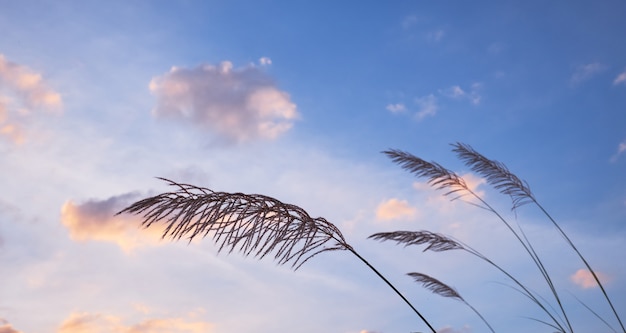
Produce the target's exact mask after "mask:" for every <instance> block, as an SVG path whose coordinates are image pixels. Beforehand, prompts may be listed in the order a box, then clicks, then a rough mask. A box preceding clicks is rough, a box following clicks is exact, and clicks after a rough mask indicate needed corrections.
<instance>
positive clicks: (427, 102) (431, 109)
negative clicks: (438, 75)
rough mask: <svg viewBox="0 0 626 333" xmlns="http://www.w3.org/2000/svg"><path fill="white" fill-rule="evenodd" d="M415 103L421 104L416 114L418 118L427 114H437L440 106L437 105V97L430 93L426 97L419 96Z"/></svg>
mask: <svg viewBox="0 0 626 333" xmlns="http://www.w3.org/2000/svg"><path fill="white" fill-rule="evenodd" d="M415 103H416V104H417V105H418V106H419V111H417V114H416V115H415V116H416V117H417V119H418V120H421V119H423V118H424V117H427V116H434V115H435V114H437V110H438V109H439V107H438V106H437V97H435V95H433V94H430V95H428V96H424V97H418V98H416V99H415Z"/></svg>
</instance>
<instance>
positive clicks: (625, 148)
mask: <svg viewBox="0 0 626 333" xmlns="http://www.w3.org/2000/svg"><path fill="white" fill-rule="evenodd" d="M624 152H626V140H625V141H622V142H620V143H619V145H617V152H615V154H613V156H611V162H615V161H617V159H618V158H619V157H620V156H621V155H622V154H623V153H624Z"/></svg>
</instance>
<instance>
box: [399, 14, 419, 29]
mask: <svg viewBox="0 0 626 333" xmlns="http://www.w3.org/2000/svg"><path fill="white" fill-rule="evenodd" d="M416 23H417V16H415V15H409V16H407V17H405V18H404V20H402V28H404V29H409V28H411V27H412V26H414V25H415V24H416Z"/></svg>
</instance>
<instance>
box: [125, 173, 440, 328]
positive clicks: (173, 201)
mask: <svg viewBox="0 0 626 333" xmlns="http://www.w3.org/2000/svg"><path fill="white" fill-rule="evenodd" d="M160 179H162V180H163V181H165V182H167V183H168V184H169V185H170V186H173V187H175V188H176V190H174V191H171V192H165V193H161V194H158V195H156V196H153V197H149V198H146V199H143V200H140V201H137V202H135V203H133V204H131V205H130V206H128V207H126V208H124V209H123V210H121V211H120V212H118V213H117V214H123V213H129V214H136V215H141V216H142V217H143V220H142V225H143V226H144V227H146V228H149V227H150V226H151V225H153V224H154V223H159V222H161V223H165V224H166V225H167V226H166V228H165V231H164V233H163V237H164V238H166V237H169V238H172V239H174V240H180V239H181V238H183V237H185V238H186V239H188V240H189V241H191V240H193V239H194V238H196V237H202V238H204V237H207V236H209V237H211V238H213V240H214V241H215V242H216V243H217V245H218V252H220V251H223V250H226V251H228V252H233V251H234V250H238V251H239V252H241V253H242V254H243V255H245V256H248V255H252V256H254V257H257V258H259V259H261V258H263V257H265V256H267V255H270V254H273V255H274V258H275V259H276V260H277V261H278V264H281V265H282V264H288V263H291V266H292V267H293V268H294V270H297V269H298V268H300V267H301V266H302V265H303V264H304V263H305V262H306V261H307V260H309V259H311V258H312V257H314V256H316V255H318V254H320V253H322V252H327V251H337V250H346V251H349V252H350V253H352V254H354V255H355V256H356V257H357V258H358V259H359V260H361V262H363V263H364V264H365V265H366V266H367V267H368V268H370V269H371V270H372V271H373V272H374V273H375V274H376V275H377V276H378V277H379V278H381V279H382V280H383V281H384V282H385V283H386V284H387V285H388V286H389V287H390V288H391V289H392V290H393V291H394V292H395V293H396V294H397V295H398V296H399V297H400V298H401V299H402V300H403V301H404V302H405V303H406V304H407V305H408V306H409V307H410V308H411V309H412V310H413V312H414V313H415V314H416V315H417V316H418V317H419V318H420V319H421V320H422V321H423V322H424V324H426V326H428V328H429V329H430V330H431V331H432V332H433V333H436V331H435V329H434V328H433V326H432V325H431V324H430V323H429V322H428V320H426V318H425V317H424V316H423V315H422V314H421V313H420V312H419V311H418V310H417V309H416V308H415V307H414V306H413V304H412V303H411V302H409V300H408V299H407V298H406V297H405V296H404V295H403V294H402V293H401V292H400V291H399V290H398V289H397V288H396V287H395V286H394V285H393V284H391V282H389V280H388V279H387V278H386V277H385V276H384V275H383V274H381V273H380V272H379V271H378V270H377V269H376V268H375V267H374V266H372V265H371V264H370V263H369V262H368V261H367V260H365V258H363V257H362V256H361V255H360V254H359V253H358V252H356V251H355V250H354V248H353V247H352V246H350V245H349V244H348V243H347V242H346V240H345V238H344V237H343V235H342V234H341V231H340V230H339V229H338V228H337V227H336V226H335V225H334V224H332V223H330V222H328V221H327V220H326V219H324V218H321V217H318V218H312V217H310V216H309V214H308V213H307V212H306V211H305V210H304V209H302V208H300V207H298V206H296V205H291V204H287V203H283V202H281V201H279V200H277V199H274V198H272V197H268V196H265V195H260V194H243V193H226V192H215V191H212V190H210V189H208V188H203V187H198V186H194V185H189V184H180V183H176V182H174V181H171V180H168V179H165V178H160Z"/></svg>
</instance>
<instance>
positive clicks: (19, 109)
mask: <svg viewBox="0 0 626 333" xmlns="http://www.w3.org/2000/svg"><path fill="white" fill-rule="evenodd" d="M62 107H63V102H62V99H61V95H60V94H59V93H57V92H56V91H54V90H52V89H51V88H49V87H48V85H47V83H46V82H44V80H43V78H42V75H41V74H39V73H37V72H35V71H34V70H32V69H30V68H28V67H26V66H23V65H20V64H17V63H14V62H11V61H8V60H7V59H6V58H5V57H4V55H2V54H0V136H4V137H5V138H8V139H9V140H10V141H12V142H14V143H18V144H19V143H22V142H24V140H25V137H26V135H25V130H24V128H23V124H24V122H25V121H26V119H27V118H28V117H29V116H31V115H32V114H33V112H34V111H44V112H51V113H59V112H60V111H61V110H62Z"/></svg>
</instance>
